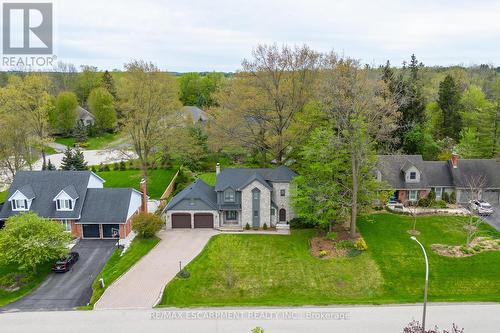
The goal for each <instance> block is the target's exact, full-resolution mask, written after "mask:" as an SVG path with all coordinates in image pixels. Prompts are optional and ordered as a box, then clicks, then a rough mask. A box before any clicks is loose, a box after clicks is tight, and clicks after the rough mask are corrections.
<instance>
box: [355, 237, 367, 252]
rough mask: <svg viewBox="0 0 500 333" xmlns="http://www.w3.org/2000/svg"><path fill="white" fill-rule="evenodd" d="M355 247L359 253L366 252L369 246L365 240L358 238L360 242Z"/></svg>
mask: <svg viewBox="0 0 500 333" xmlns="http://www.w3.org/2000/svg"><path fill="white" fill-rule="evenodd" d="M354 247H355V248H356V249H357V250H358V251H366V250H368V245H367V244H366V242H365V240H364V239H363V238H358V240H357V241H356V243H355V244H354Z"/></svg>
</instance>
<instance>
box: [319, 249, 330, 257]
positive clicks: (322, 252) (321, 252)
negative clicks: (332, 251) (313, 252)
mask: <svg viewBox="0 0 500 333" xmlns="http://www.w3.org/2000/svg"><path fill="white" fill-rule="evenodd" d="M318 254H319V256H320V257H321V258H323V257H324V256H326V255H327V254H328V252H326V251H325V250H321V251H319V253H318Z"/></svg>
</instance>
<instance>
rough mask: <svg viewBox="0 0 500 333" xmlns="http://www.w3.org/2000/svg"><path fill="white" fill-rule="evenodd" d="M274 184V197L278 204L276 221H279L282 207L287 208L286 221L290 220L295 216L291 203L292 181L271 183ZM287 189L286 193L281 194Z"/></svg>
mask: <svg viewBox="0 0 500 333" xmlns="http://www.w3.org/2000/svg"><path fill="white" fill-rule="evenodd" d="M271 184H272V186H273V192H272V199H273V201H274V203H275V204H276V206H278V207H277V210H276V215H275V217H276V222H278V214H279V211H280V209H285V210H286V222H290V220H291V219H293V218H294V217H295V214H294V212H293V209H292V206H291V204H290V183H276V182H273V183H271ZM282 190H284V191H285V195H284V196H282V195H281V191H282Z"/></svg>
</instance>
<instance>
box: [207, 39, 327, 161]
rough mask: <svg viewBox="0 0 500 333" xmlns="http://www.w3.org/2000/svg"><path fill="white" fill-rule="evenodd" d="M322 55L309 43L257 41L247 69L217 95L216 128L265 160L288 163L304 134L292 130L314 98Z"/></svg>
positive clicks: (245, 63)
mask: <svg viewBox="0 0 500 333" xmlns="http://www.w3.org/2000/svg"><path fill="white" fill-rule="evenodd" d="M319 60H320V55H319V54H318V53H317V52H315V51H313V50H311V49H310V48H309V47H307V46H302V47H296V48H290V47H288V46H283V47H282V48H278V47H277V46H276V45H258V46H257V47H256V48H255V49H254V51H253V53H252V59H249V60H244V61H243V70H242V72H240V73H238V74H237V75H236V77H234V78H233V79H231V81H230V82H228V84H227V85H224V87H223V88H222V89H221V91H220V92H219V93H218V94H217V104H218V105H219V108H217V110H216V111H214V117H215V127H214V128H215V129H216V131H217V132H218V133H219V134H225V138H226V140H227V141H229V140H232V141H236V142H239V143H240V144H241V145H243V146H245V147H247V148H249V149H250V150H252V152H253V153H254V154H255V155H257V156H259V157H260V162H261V164H262V165H265V164H267V163H268V161H269V158H270V159H271V160H274V161H275V162H276V163H278V164H282V163H284V162H285V161H286V160H287V155H288V153H289V151H290V150H291V149H293V148H297V146H298V145H297V139H298V137H299V135H298V133H297V132H296V131H295V132H294V131H292V130H291V129H292V128H293V127H294V125H295V124H296V116H297V114H299V113H300V112H301V111H303V109H304V107H305V105H306V104H307V103H308V102H309V101H310V100H311V97H312V93H313V91H314V84H315V79H316V77H317V72H318V68H319ZM228 119H231V122H229V121H228Z"/></svg>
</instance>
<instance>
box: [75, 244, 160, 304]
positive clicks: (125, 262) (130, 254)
mask: <svg viewBox="0 0 500 333" xmlns="http://www.w3.org/2000/svg"><path fill="white" fill-rule="evenodd" d="M159 241H160V238H158V237H156V236H155V237H153V238H139V237H136V238H135V239H134V240H133V241H132V244H131V245H130V247H129V248H128V249H127V251H126V252H125V253H124V254H123V255H122V256H120V254H121V249H117V250H116V251H115V252H114V253H113V254H112V255H111V257H110V258H109V260H108V262H107V263H106V265H105V266H104V268H103V269H102V271H101V273H99V275H98V276H97V277H96V279H95V280H94V283H93V284H92V290H93V293H92V297H91V298H90V305H89V308H90V309H91V308H93V306H94V304H95V302H97V301H98V300H99V298H101V296H102V294H104V291H105V290H106V288H107V287H108V286H110V285H111V284H112V283H113V282H114V281H115V280H116V279H118V278H119V277H120V276H122V275H123V274H124V273H125V272H126V271H128V270H129V269H130V267H132V266H133V265H134V264H135V263H136V262H138V261H139V260H140V259H141V258H142V257H143V256H145V255H146V254H147V253H148V252H149V251H150V250H151V249H152V248H153V247H155V246H156V244H158V242H159ZM101 278H102V279H104V284H105V287H104V288H102V287H101V284H100V282H99V280H100V279H101ZM83 309H85V307H83Z"/></svg>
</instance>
